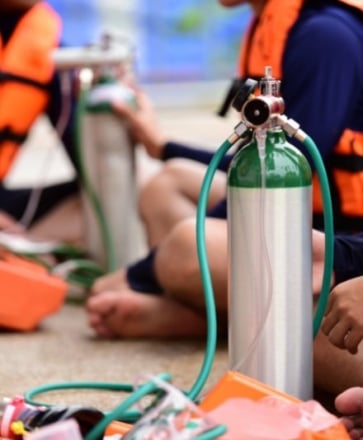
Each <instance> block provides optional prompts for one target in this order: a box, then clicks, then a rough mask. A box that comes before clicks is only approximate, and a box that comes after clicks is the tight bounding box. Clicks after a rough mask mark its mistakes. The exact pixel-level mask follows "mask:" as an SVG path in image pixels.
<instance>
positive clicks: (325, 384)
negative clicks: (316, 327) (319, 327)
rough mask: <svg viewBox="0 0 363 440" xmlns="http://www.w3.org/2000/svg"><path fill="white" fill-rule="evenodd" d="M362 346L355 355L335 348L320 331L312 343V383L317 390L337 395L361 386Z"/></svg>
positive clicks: (362, 375) (362, 369)
mask: <svg viewBox="0 0 363 440" xmlns="http://www.w3.org/2000/svg"><path fill="white" fill-rule="evenodd" d="M362 365H363V346H362V345H361V346H360V347H359V349H358V353H357V354H354V355H353V354H351V353H349V352H348V351H347V350H342V349H340V348H337V347H335V346H334V345H333V344H332V343H331V342H330V341H329V339H328V337H327V336H325V335H324V334H323V333H322V332H321V331H320V332H319V333H318V335H317V337H316V338H315V341H314V382H315V385H316V386H318V387H319V388H321V389H323V390H325V391H328V392H330V393H332V394H338V393H341V392H342V391H344V390H346V389H347V388H350V387H353V386H363V368H362Z"/></svg>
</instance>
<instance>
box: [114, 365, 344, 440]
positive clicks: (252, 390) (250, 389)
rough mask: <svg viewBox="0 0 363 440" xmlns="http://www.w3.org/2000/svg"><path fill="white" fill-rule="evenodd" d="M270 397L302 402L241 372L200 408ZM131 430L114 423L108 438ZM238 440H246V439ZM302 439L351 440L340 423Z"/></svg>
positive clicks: (219, 385) (224, 379)
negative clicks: (239, 399)
mask: <svg viewBox="0 0 363 440" xmlns="http://www.w3.org/2000/svg"><path fill="white" fill-rule="evenodd" d="M267 396H275V397H279V398H282V399H286V401H287V402H290V403H296V404H297V403H299V402H301V401H300V400H299V399H297V398H296V397H293V396H290V395H288V394H285V393H283V392H281V391H279V390H276V389H274V388H272V387H270V386H268V385H265V384H263V383H261V382H259V381H257V380H254V379H251V378H250V377H247V376H244V375H242V374H240V373H238V372H233V371H228V372H227V373H226V374H225V375H224V376H223V377H222V378H221V380H220V381H219V382H218V383H217V385H216V386H215V387H214V388H213V389H212V390H211V391H210V392H209V393H208V394H207V396H206V397H205V398H204V400H203V401H202V402H201V404H200V408H201V409H202V410H204V411H205V412H206V413H208V412H211V411H213V410H215V409H216V408H217V407H218V406H220V405H222V404H223V403H224V402H226V401H228V400H229V399H233V398H238V397H239V398H241V397H243V398H248V399H251V400H253V401H257V400H259V399H262V398H264V397H267ZM227 426H228V424H227ZM131 427H132V426H131V425H128V424H127V423H122V422H112V423H111V424H110V425H109V426H108V428H107V430H106V435H110V436H111V435H116V434H119V435H125V434H126V433H127V432H128V431H129V430H130V429H131ZM220 438H221V439H222V438H223V439H225V440H229V439H230V438H231V437H229V436H228V431H227V433H226V434H225V435H224V436H223V437H220ZM232 440H236V438H235V437H233V439H232ZM238 440H243V437H242V438H239V439H238ZM299 440H350V437H349V435H348V433H347V431H346V429H345V427H344V426H343V425H342V423H340V422H339V421H338V422H337V423H336V424H335V425H333V426H331V427H330V428H328V429H326V430H324V431H319V432H312V431H309V430H305V431H303V432H302V434H301V435H300V437H299Z"/></svg>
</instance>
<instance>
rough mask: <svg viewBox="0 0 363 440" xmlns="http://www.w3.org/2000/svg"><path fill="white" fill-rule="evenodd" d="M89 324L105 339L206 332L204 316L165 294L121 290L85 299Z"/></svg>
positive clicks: (201, 334)
mask: <svg viewBox="0 0 363 440" xmlns="http://www.w3.org/2000/svg"><path fill="white" fill-rule="evenodd" d="M87 311H88V314H89V324H90V326H91V327H92V328H93V329H94V330H95V331H96V333H97V334H98V335H99V336H103V337H107V338H115V337H123V338H141V337H146V338H153V337H157V338H170V339H172V338H179V337H196V336H204V335H205V334H206V321H205V317H204V316H201V315H199V314H198V313H197V312H195V311H194V310H192V309H190V308H188V307H186V306H184V305H183V304H181V303H179V302H176V301H175V300H173V299H172V298H169V297H167V296H165V295H164V296H155V295H152V294H144V293H138V292H132V291H130V290H125V291H124V292H122V294H121V295H120V292H104V293H102V294H100V295H97V296H93V297H91V298H90V299H89V300H88V302H87Z"/></svg>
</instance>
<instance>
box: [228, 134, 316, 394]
mask: <svg viewBox="0 0 363 440" xmlns="http://www.w3.org/2000/svg"><path fill="white" fill-rule="evenodd" d="M311 179H312V177H311V169H310V166H309V163H308V162H307V160H306V158H305V157H304V156H303V155H302V154H301V153H300V152H299V151H298V149H296V148H295V147H294V146H292V145H291V144H290V143H288V142H287V140H286V137H285V133H284V131H283V130H282V129H280V128H279V127H276V128H271V129H268V130H267V132H266V142H265V152H264V157H262V158H261V155H260V154H259V151H258V148H257V141H256V138H255V137H254V138H253V140H252V141H251V142H250V143H249V144H248V145H247V146H245V147H244V148H243V149H241V150H240V151H239V152H238V153H237V154H236V155H235V156H234V158H233V160H232V162H231V165H230V169H229V172H228V199H227V200H228V235H229V238H228V245H229V258H230V261H229V272H230V275H229V356H230V368H231V369H232V370H234V371H239V372H241V373H242V374H245V375H247V376H250V377H252V378H255V379H257V380H259V381H261V382H263V383H266V384H268V385H270V386H272V387H274V388H276V389H279V390H281V391H284V392H286V393H288V394H290V395H293V396H296V397H298V398H300V399H302V400H307V399H310V398H311V397H312V389H313V385H312V384H313V378H312V343H313V334H312V331H313V326H312V321H313V316H312V314H313V299H312V248H311V236H312V220H311V218H312V214H311V181H312V180H311Z"/></svg>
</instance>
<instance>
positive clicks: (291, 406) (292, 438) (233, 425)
mask: <svg viewBox="0 0 363 440" xmlns="http://www.w3.org/2000/svg"><path fill="white" fill-rule="evenodd" d="M209 415H210V417H211V418H212V419H213V420H214V421H215V422H217V423H222V424H225V425H227V426H228V432H227V433H226V435H225V436H223V437H222V438H223V439H224V440H241V439H243V440H276V439H279V440H298V439H299V438H300V436H301V434H302V431H303V430H306V429H308V430H310V431H312V432H317V431H322V430H324V429H327V428H330V427H331V426H332V425H335V424H336V423H338V419H337V418H336V417H335V416H334V415H332V414H330V413H329V412H327V411H326V410H325V409H324V408H323V407H322V406H321V405H320V404H319V403H318V402H316V401H313V400H310V401H307V402H301V403H298V404H296V403H290V402H287V401H285V400H282V399H281V398H277V397H272V396H271V397H270V396H269V397H266V398H264V399H261V400H259V401H252V400H250V399H245V398H240V399H238V398H236V399H229V400H228V401H226V402H225V403H224V404H222V405H220V406H219V407H218V408H216V409H215V410H213V411H211V412H210V413H209Z"/></svg>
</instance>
